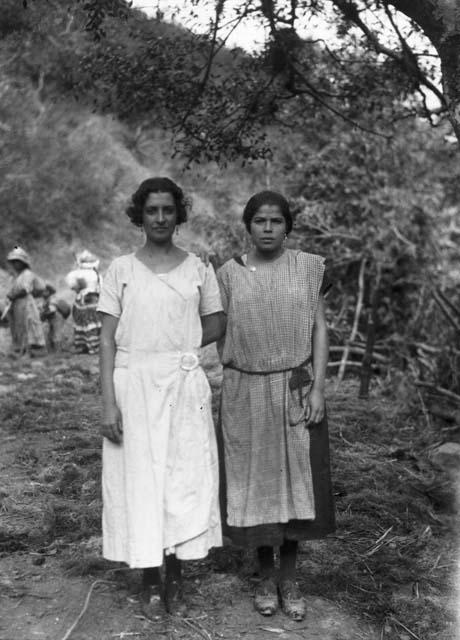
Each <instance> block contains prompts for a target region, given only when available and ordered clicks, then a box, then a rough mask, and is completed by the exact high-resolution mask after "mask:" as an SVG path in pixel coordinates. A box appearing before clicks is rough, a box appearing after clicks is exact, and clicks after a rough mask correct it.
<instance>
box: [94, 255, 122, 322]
mask: <svg viewBox="0 0 460 640" xmlns="http://www.w3.org/2000/svg"><path fill="white" fill-rule="evenodd" d="M117 267H118V265H117V262H116V261H114V262H112V264H111V265H110V267H109V268H108V271H107V273H106V275H105V278H104V284H103V286H102V289H101V293H100V296H99V302H98V305H97V310H98V311H100V312H101V313H108V314H109V315H111V316H115V317H116V318H119V317H120V316H121V311H122V309H121V285H120V282H121V280H120V278H119V274H118V268H117Z"/></svg>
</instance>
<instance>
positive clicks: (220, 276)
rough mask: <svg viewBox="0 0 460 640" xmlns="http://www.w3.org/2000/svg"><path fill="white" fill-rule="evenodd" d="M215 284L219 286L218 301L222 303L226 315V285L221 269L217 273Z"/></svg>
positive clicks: (223, 272)
mask: <svg viewBox="0 0 460 640" xmlns="http://www.w3.org/2000/svg"><path fill="white" fill-rule="evenodd" d="M217 283H218V285H219V290H220V299H221V301H222V306H223V308H224V312H225V313H227V312H228V290H227V285H226V277H225V271H224V270H223V269H222V268H220V269H219V270H218V271H217Z"/></svg>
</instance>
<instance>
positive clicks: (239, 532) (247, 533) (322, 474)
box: [217, 417, 335, 547]
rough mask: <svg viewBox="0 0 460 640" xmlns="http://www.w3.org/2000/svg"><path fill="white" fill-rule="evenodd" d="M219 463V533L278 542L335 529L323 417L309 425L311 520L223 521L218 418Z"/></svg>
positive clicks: (241, 542)
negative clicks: (245, 523)
mask: <svg viewBox="0 0 460 640" xmlns="http://www.w3.org/2000/svg"><path fill="white" fill-rule="evenodd" d="M217 442H218V448H219V465H220V505H221V515H222V527H223V534H224V536H227V537H228V538H230V539H231V540H232V542H233V543H234V544H235V545H238V546H241V547H260V546H279V545H280V544H282V543H283V541H284V540H298V541H300V540H315V539H319V538H324V537H325V536H327V535H328V534H330V533H333V532H334V531H335V509H334V499H333V494H332V481H331V471H330V457H329V432H328V424H327V418H326V417H325V418H324V420H323V421H322V422H321V423H320V424H318V425H315V426H312V427H310V464H311V471H312V481H313V494H314V500H315V512H316V517H315V519H314V520H290V521H289V522H286V523H278V522H274V523H267V524H260V525H256V526H252V527H234V526H229V525H228V524H227V486H226V476H225V457H224V444H223V435H222V429H221V425H220V420H219V424H218V429H217Z"/></svg>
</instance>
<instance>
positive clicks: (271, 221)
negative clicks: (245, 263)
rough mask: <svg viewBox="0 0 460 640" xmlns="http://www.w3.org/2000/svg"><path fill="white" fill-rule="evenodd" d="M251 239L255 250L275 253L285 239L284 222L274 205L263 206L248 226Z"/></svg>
mask: <svg viewBox="0 0 460 640" xmlns="http://www.w3.org/2000/svg"><path fill="white" fill-rule="evenodd" d="M250 232H251V238H252V240H253V242H254V245H255V247H256V249H258V250H259V251H261V252H263V253H276V252H277V251H279V250H280V249H281V247H282V246H283V242H284V238H285V237H286V220H285V219H284V216H283V214H282V213H281V210H280V208H279V207H278V205H276V204H263V205H262V206H261V207H260V208H259V209H258V211H257V212H256V214H255V215H254V217H253V218H252V220H251V224H250Z"/></svg>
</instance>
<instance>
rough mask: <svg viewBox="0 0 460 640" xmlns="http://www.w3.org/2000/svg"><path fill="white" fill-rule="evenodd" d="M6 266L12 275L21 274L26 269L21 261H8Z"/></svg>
mask: <svg viewBox="0 0 460 640" xmlns="http://www.w3.org/2000/svg"><path fill="white" fill-rule="evenodd" d="M8 264H9V265H10V266H11V270H12V271H13V272H14V273H21V271H24V269H25V268H26V265H25V264H24V263H23V262H21V260H9V262H8Z"/></svg>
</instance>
